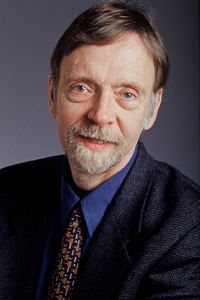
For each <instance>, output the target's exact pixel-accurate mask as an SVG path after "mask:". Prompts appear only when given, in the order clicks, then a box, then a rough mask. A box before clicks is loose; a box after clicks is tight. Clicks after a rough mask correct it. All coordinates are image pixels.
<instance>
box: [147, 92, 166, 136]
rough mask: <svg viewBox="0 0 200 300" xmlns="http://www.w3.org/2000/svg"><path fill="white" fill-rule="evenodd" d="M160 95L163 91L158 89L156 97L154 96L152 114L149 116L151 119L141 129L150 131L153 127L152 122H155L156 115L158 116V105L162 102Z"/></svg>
mask: <svg viewBox="0 0 200 300" xmlns="http://www.w3.org/2000/svg"><path fill="white" fill-rule="evenodd" d="M162 94H163V89H160V90H159V91H158V92H157V95H156V100H155V108H154V113H153V115H152V116H151V119H150V120H149V123H148V124H147V125H146V126H145V127H144V128H143V130H148V129H150V128H151V127H152V126H153V124H154V122H155V120H156V118H157V114H158V110H159V107H160V104H161V102H162Z"/></svg>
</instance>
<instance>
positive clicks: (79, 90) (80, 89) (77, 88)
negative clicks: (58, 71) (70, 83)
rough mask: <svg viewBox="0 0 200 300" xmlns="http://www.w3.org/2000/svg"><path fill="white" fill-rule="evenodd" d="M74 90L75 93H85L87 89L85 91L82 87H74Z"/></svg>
mask: <svg viewBox="0 0 200 300" xmlns="http://www.w3.org/2000/svg"><path fill="white" fill-rule="evenodd" d="M74 89H75V90H76V91H77V92H80V93H82V92H86V91H87V89H86V88H85V87H84V86H83V85H76V86H75V87H74Z"/></svg>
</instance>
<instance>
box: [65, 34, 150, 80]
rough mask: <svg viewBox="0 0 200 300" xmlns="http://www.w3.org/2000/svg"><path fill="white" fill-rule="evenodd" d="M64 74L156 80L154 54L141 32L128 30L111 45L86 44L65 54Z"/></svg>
mask: <svg viewBox="0 0 200 300" xmlns="http://www.w3.org/2000/svg"><path fill="white" fill-rule="evenodd" d="M60 75H61V77H63V76H64V77H67V78H69V77H77V76H80V77H81V76H84V77H94V78H92V79H94V80H99V82H105V81H106V79H109V80H110V81H113V84H114V81H116V82H117V81H120V80H122V79H123V80H128V78H131V79H132V80H133V79H134V80H136V79H137V80H138V81H142V82H143V83H144V84H145V83H146V81H148V83H149V81H150V79H152V85H153V84H154V81H155V67H154V61H153V58H152V56H151V54H150V52H149V51H148V49H147V48H146V46H145V45H144V42H143V40H142V38H141V37H140V35H139V34H137V33H130V34H126V35H124V36H123V37H121V38H120V39H118V40H116V41H114V42H113V43H111V44H108V45H103V46H99V45H82V46H80V47H79V48H77V49H75V50H74V51H73V52H72V53H71V54H70V55H68V56H65V57H63V59H62V62H61V68H60Z"/></svg>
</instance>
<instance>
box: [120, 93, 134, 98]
mask: <svg viewBox="0 0 200 300" xmlns="http://www.w3.org/2000/svg"><path fill="white" fill-rule="evenodd" d="M123 95H124V98H126V99H132V98H134V97H135V96H134V95H133V94H132V93H129V92H127V93H124V94H123Z"/></svg>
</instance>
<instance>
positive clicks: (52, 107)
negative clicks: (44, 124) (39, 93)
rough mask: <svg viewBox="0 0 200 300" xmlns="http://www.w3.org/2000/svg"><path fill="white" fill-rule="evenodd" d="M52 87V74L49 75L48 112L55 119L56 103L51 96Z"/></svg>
mask: <svg viewBox="0 0 200 300" xmlns="http://www.w3.org/2000/svg"><path fill="white" fill-rule="evenodd" d="M53 90H54V85H53V77H52V74H50V75H49V86H48V94H49V110H50V113H51V115H52V116H53V117H54V118H56V103H55V99H54V95H53Z"/></svg>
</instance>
